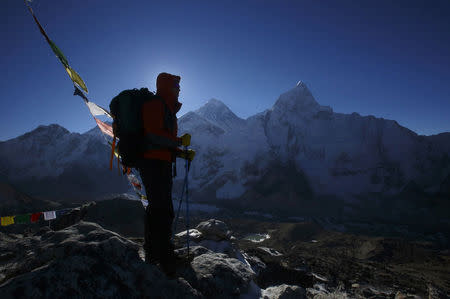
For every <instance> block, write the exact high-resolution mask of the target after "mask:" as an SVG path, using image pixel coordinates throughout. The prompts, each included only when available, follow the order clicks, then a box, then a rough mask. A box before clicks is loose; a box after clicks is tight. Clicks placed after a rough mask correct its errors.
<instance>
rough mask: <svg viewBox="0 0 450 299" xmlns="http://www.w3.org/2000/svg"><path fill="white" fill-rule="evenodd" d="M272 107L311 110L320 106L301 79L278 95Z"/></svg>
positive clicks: (289, 109) (286, 109)
mask: <svg viewBox="0 0 450 299" xmlns="http://www.w3.org/2000/svg"><path fill="white" fill-rule="evenodd" d="M274 108H278V109H282V110H285V111H299V112H313V111H316V110H318V109H319V108H320V105H319V103H317V102H316V100H315V99H314V97H313V95H312V94H311V91H310V90H309V89H308V87H307V86H306V84H305V83H304V82H303V81H298V83H297V85H296V86H295V87H294V88H292V89H291V90H289V91H287V92H285V93H283V94H282V95H280V97H279V98H278V100H277V101H276V102H275V105H274Z"/></svg>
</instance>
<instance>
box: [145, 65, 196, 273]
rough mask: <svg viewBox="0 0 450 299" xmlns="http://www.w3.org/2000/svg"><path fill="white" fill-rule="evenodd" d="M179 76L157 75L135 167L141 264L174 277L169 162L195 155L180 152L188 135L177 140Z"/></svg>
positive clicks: (188, 143)
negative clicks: (142, 209) (142, 198)
mask: <svg viewBox="0 0 450 299" xmlns="http://www.w3.org/2000/svg"><path fill="white" fill-rule="evenodd" d="M180 79H181V78H180V77H179V76H175V75H171V74H168V73H161V74H159V75H158V78H157V80H156V88H157V91H156V97H157V99H154V100H152V101H147V102H145V103H144V104H143V106H142V118H143V127H144V133H145V137H144V138H145V152H144V154H143V159H142V162H140V165H139V166H138V170H139V172H140V175H141V178H142V181H143V183H144V187H145V191H146V194H147V198H148V200H149V205H148V206H147V209H146V213H145V236H144V237H145V243H144V250H145V261H146V262H147V263H152V264H156V263H159V264H160V266H161V269H162V270H163V271H164V272H165V273H166V274H168V275H170V276H172V275H174V274H175V256H174V246H173V244H172V242H171V236H172V223H173V219H174V211H173V205H172V163H173V162H175V159H176V157H181V158H184V159H188V160H189V161H192V159H193V158H194V155H195V152H194V151H193V150H188V151H183V150H181V149H179V148H178V147H179V146H189V145H190V140H191V136H190V135H189V134H184V135H183V136H181V137H177V132H178V126H177V117H176V113H177V112H178V111H179V110H180V108H181V103H180V102H178V96H179V93H180Z"/></svg>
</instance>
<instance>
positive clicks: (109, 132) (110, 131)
mask: <svg viewBox="0 0 450 299" xmlns="http://www.w3.org/2000/svg"><path fill="white" fill-rule="evenodd" d="M94 119H95V122H96V123H97V125H98V127H99V128H100V131H102V132H103V133H105V134H106V135H109V136H111V137H112V138H114V133H113V128H112V127H111V126H110V125H108V124H107V123H104V122H102V121H101V120H99V119H98V118H96V117H94Z"/></svg>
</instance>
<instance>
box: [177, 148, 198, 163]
mask: <svg viewBox="0 0 450 299" xmlns="http://www.w3.org/2000/svg"><path fill="white" fill-rule="evenodd" d="M177 157H179V158H182V159H186V160H188V161H189V162H192V160H194V157H195V151H194V150H191V149H188V150H187V151H179V152H178V153H177Z"/></svg>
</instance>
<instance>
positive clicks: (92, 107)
mask: <svg viewBox="0 0 450 299" xmlns="http://www.w3.org/2000/svg"><path fill="white" fill-rule="evenodd" d="M86 105H87V106H88V108H89V111H91V114H92V115H94V116H99V115H106V116H108V117H110V118H112V117H111V115H110V114H109V112H108V111H106V109H104V108H102V107H100V106H98V105H97V104H95V103H93V102H87V103H86Z"/></svg>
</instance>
